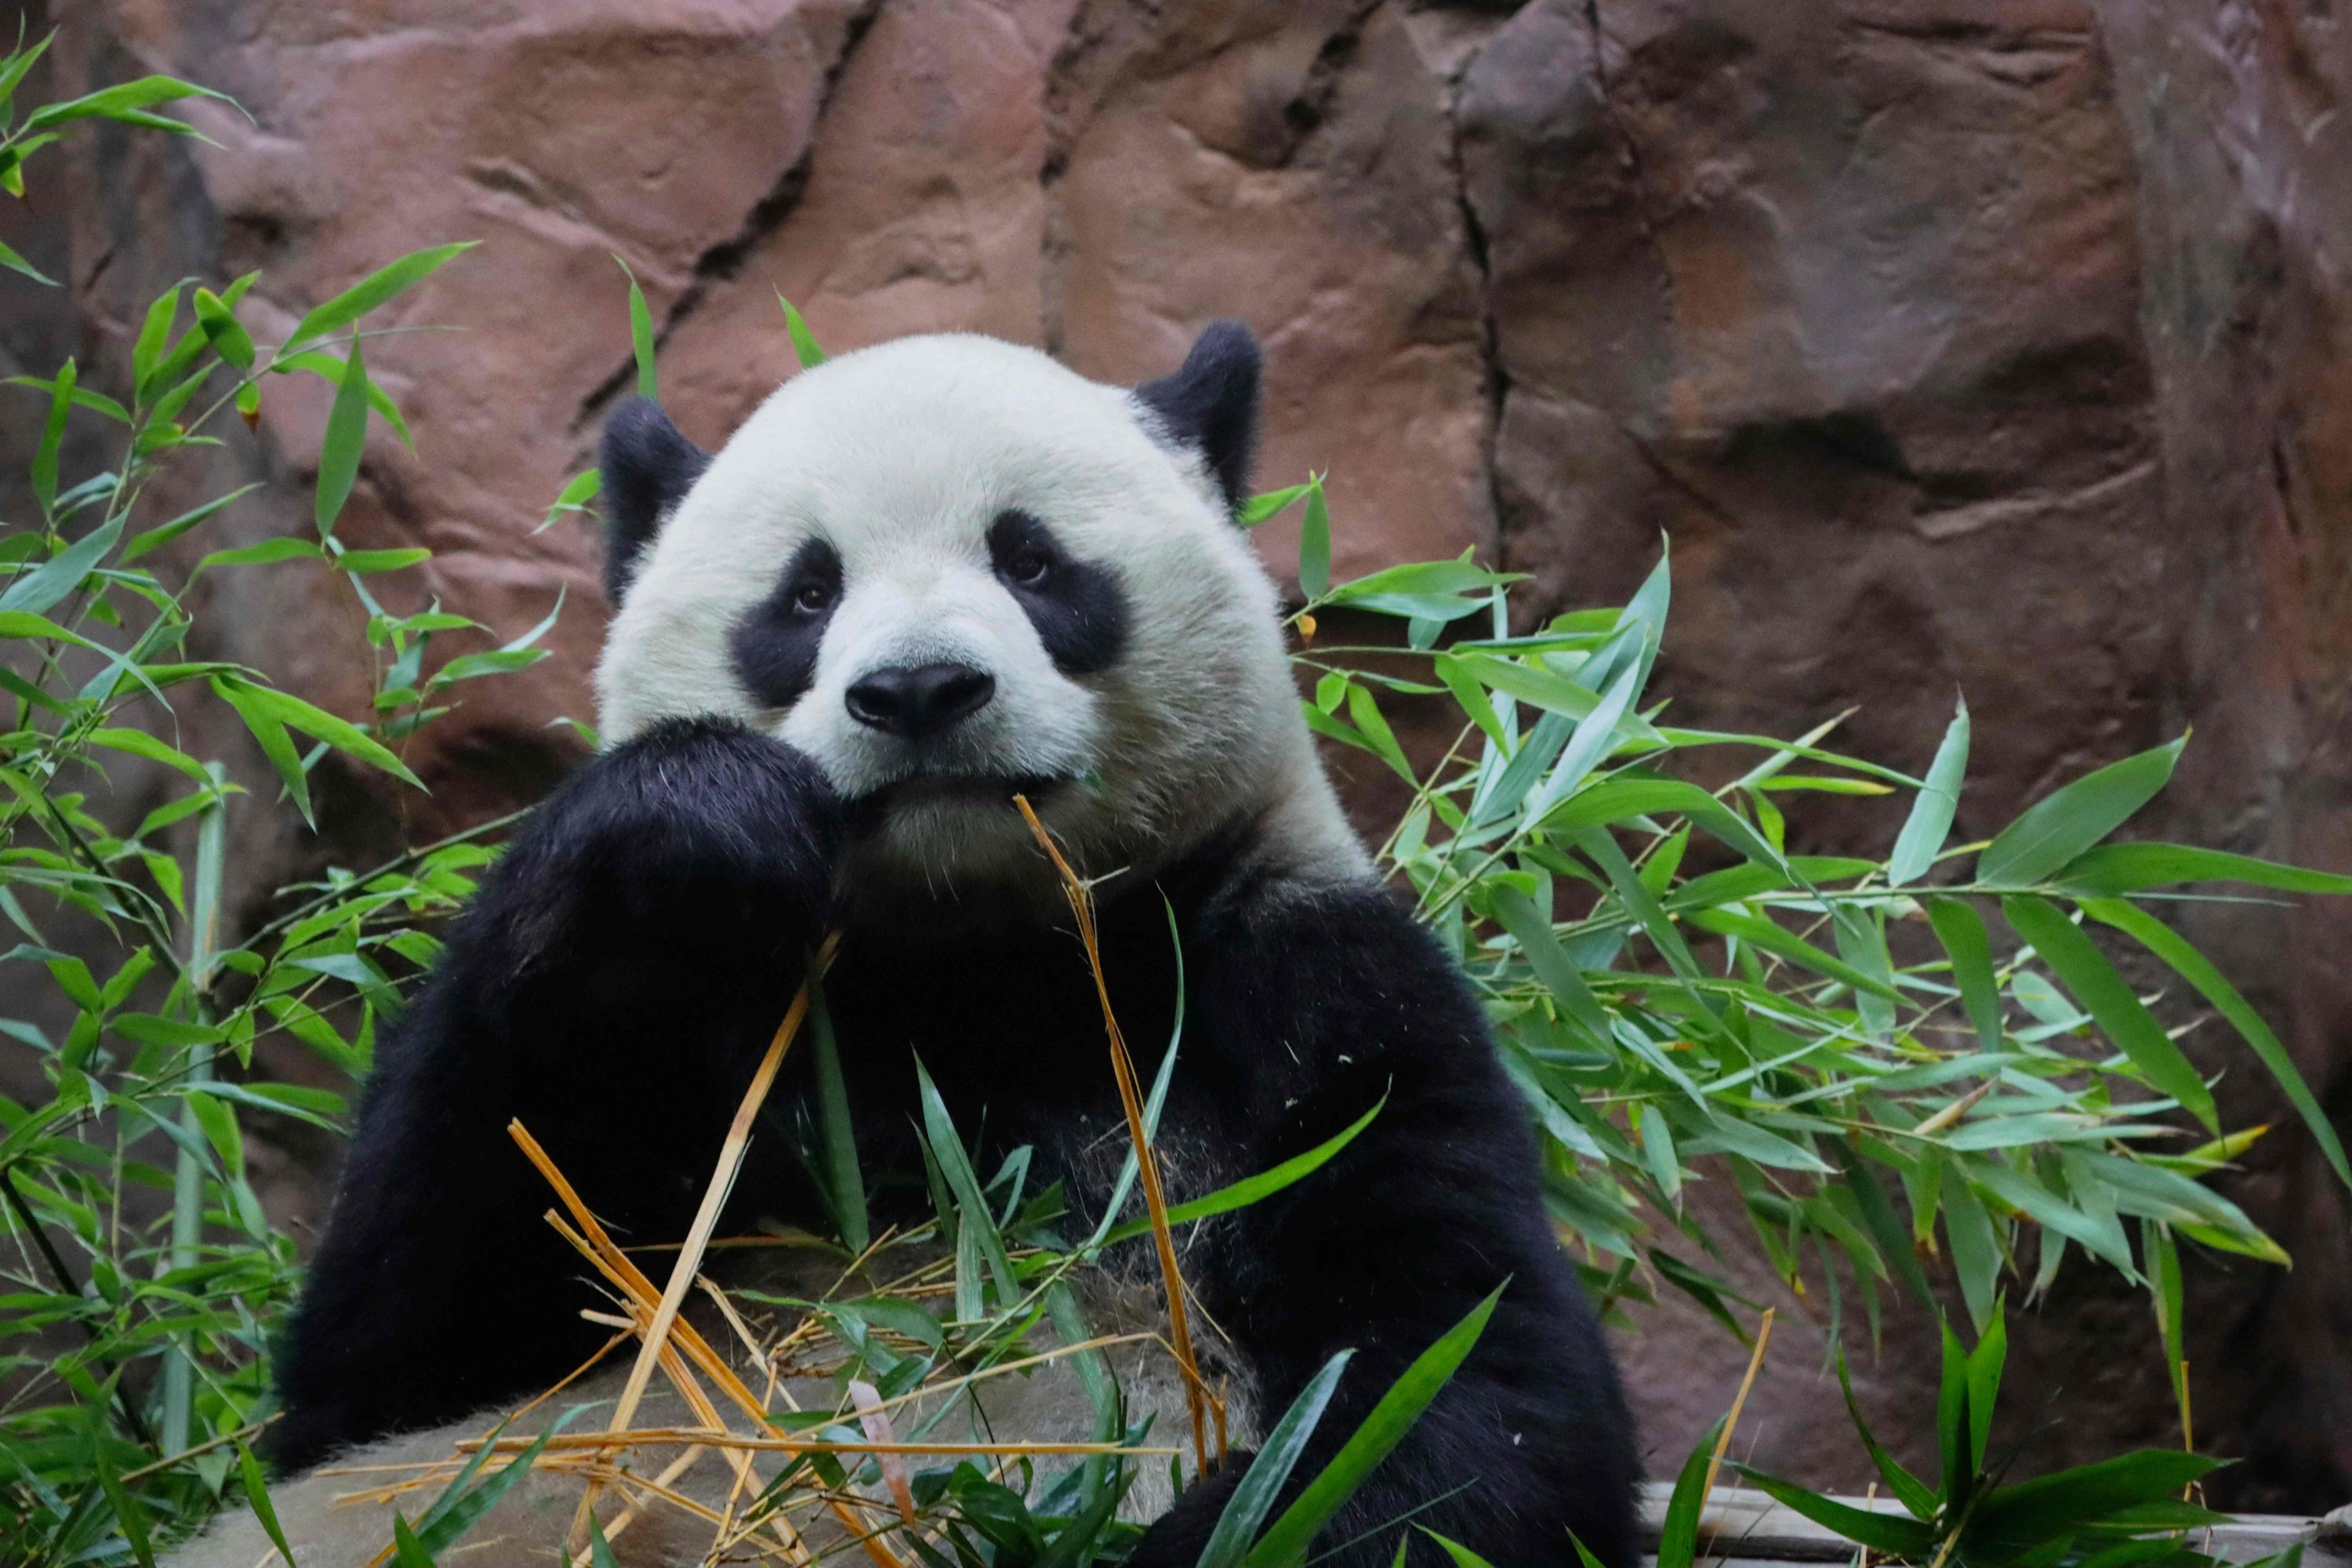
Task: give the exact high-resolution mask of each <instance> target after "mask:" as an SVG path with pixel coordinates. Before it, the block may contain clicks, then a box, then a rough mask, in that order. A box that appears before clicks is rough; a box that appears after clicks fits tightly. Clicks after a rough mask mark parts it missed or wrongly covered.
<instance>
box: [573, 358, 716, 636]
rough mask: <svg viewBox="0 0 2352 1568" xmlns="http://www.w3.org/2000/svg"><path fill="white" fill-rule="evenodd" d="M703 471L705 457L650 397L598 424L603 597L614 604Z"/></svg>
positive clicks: (628, 403) (632, 401)
mask: <svg viewBox="0 0 2352 1568" xmlns="http://www.w3.org/2000/svg"><path fill="white" fill-rule="evenodd" d="M709 466H710V454H709V453H708V452H706V451H704V450H703V449H702V448H701V447H698V446H696V445H695V444H694V443H693V442H691V441H689V440H688V439H687V438H686V437H684V436H681V435H679V434H678V430H677V426H675V425H673V424H671V423H670V422H669V416H668V415H667V414H665V413H663V412H662V409H661V405H660V404H658V403H656V402H654V401H652V400H651V399H650V398H644V397H630V398H625V399H623V400H622V403H621V405H620V406H619V407H617V408H615V409H614V410H613V416H612V417H611V418H610V419H607V420H605V421H604V441H603V443H602V444H601V445H600V446H599V447H597V449H596V467H597V468H598V469H599V470H601V471H602V473H603V475H604V484H603V488H602V489H601V490H600V491H599V494H600V495H601V497H602V498H603V500H604V517H605V533H604V596H605V597H606V598H608V599H610V600H611V601H612V602H613V603H614V605H619V604H620V602H621V596H622V595H624V594H625V593H627V592H628V590H629V580H630V579H631V578H632V577H634V576H635V575H636V571H637V563H638V562H639V561H640V560H641V559H642V558H643V557H644V555H645V552H646V546H647V545H649V544H651V543H652V542H653V539H654V535H655V534H656V533H659V532H660V531H661V527H662V524H663V523H664V522H667V521H668V520H669V514H670V513H671V512H673V511H675V510H677V503H678V502H680V501H682V500H685V499H686V492H687V491H688V490H689V489H693V488H694V481H695V480H697V479H700V478H701V477H702V470H703V469H705V468H709Z"/></svg>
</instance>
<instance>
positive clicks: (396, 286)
mask: <svg viewBox="0 0 2352 1568" xmlns="http://www.w3.org/2000/svg"><path fill="white" fill-rule="evenodd" d="M479 243H480V242H479V241H478V240H471V239H468V240H463V241H460V242H459V243H457V244H456V245H436V246H434V247H432V248H430V249H427V250H415V251H411V252H409V253H408V254H407V255H406V256H404V257H402V258H400V259H399V260H397V261H395V262H394V263H393V264H392V265H391V266H389V267H386V268H382V269H381V270H379V271H376V272H373V273H370V274H369V275H368V276H367V277H365V278H363V279H361V280H360V281H359V282H357V283H354V284H352V286H351V287H350V288H348V289H344V290H343V291H342V292H341V293H340V294H338V295H336V296H335V297H334V298H333V299H331V300H328V301H327V302H326V303H325V304H323V305H320V306H317V307H315V308H314V309H313V310H311V311H310V314H308V315H306V316H304V317H303V318H302V319H301V320H300V321H298V322H296V323H295V325H294V330H293V331H292V332H290V333H289V334H288V335H287V338H286V342H284V343H283V344H281V345H280V346H279V348H278V357H279V358H281V359H282V358H283V357H284V356H285V355H286V354H287V353H289V352H291V351H292V350H294V349H297V348H299V347H300V346H301V345H303V344H304V343H307V342H310V341H311V340H312V339H314V338H322V337H325V336H327V335H328V334H329V333H331V332H337V331H341V330H342V329H343V328H345V327H348V326H350V325H351V324H352V322H353V321H358V320H359V319H360V318H361V317H362V316H364V315H366V314H367V313H368V312H369V311H371V310H374V309H375V308H376V307H377V306H379V305H382V304H383V303H384V302H385V301H387V300H391V299H393V298H394V296H395V295H398V294H400V293H401V292H403V291H404V290H405V289H410V288H413V287H415V285H416V284H418V283H420V282H422V281H424V280H425V279H426V278H429V277H431V276H432V275H433V274H434V273H435V272H436V271H438V270H440V268H442V267H443V266H444V265H445V264H446V263H447V262H448V261H449V260H450V258H453V257H456V256H458V255H460V254H462V253H463V252H465V251H468V250H471V249H473V248H474V247H475V246H476V245H478V244H479ZM358 348H359V345H358V343H357V342H353V343H352V351H353V353H357V352H358Z"/></svg>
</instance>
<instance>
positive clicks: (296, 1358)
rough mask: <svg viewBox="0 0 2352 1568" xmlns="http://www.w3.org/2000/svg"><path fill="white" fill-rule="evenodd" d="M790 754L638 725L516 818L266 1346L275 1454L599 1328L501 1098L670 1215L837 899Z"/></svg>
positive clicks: (305, 1452) (432, 1404)
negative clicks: (271, 1360) (271, 1356)
mask: <svg viewBox="0 0 2352 1568" xmlns="http://www.w3.org/2000/svg"><path fill="white" fill-rule="evenodd" d="M838 815H839V811H838V805H837V803H836V802H835V799H834V797H833V795H832V793H831V791H830V789H829V788H828V787H827V786H826V784H825V782H824V776H823V774H822V773H819V772H818V771H817V769H816V767H815V766H814V764H813V763H810V762H809V761H808V760H807V759H806V758H805V757H803V756H802V755H801V754H800V753H798V752H794V751H792V750H790V749H789V748H787V747H785V746H783V745H782V744H780V743H778V742H774V741H772V740H768V739H765V738H763V737H760V736H755V735H752V734H751V733H749V732H747V731H743V730H741V729H740V728H737V727H734V726H731V725H724V724H719V723H711V722H698V723H673V724H667V725H663V726H659V727H657V728H656V729H654V730H652V731H648V732H647V733H646V735H644V736H643V737H641V738H639V739H636V740H634V741H632V742H629V743H627V744H625V745H623V746H620V747H617V748H615V749H614V750H613V751H611V752H606V753H604V755H602V756H599V757H598V758H596V759H595V760H594V761H593V762H591V763H589V764H587V765H586V766H585V767H583V769H581V770H580V771H579V772H578V773H575V774H574V775H573V776H572V778H571V779H570V780H568V781H567V782H566V783H565V784H563V786H562V788H561V789H559V790H558V791H557V792H556V793H555V794H554V795H552V796H551V797H550V798H549V799H548V801H547V802H546V803H545V804H544V805H542V806H541V808H540V809H539V810H538V811H537V812H536V813H534V814H533V816H531V818H530V821H529V822H528V823H527V824H526V825H525V826H524V827H523V829H522V830H521V831H520V833H519V834H518V835H517V836H516V838H515V840H514V842H513V843H512V844H511V845H510V846H509V848H508V850H507V852H506V854H505V856H504V858H502V859H501V860H500V861H499V865H498V866H497V868H495V869H494V870H493V871H492V872H491V873H490V875H489V876H488V878H487V879H485V881H484V883H483V885H482V887H481V889H479V891H478V894H477V895H476V897H475V899H474V901H473V903H472V905H471V906H470V907H469V909H468V910H467V911H466V913H465V914H464V915H463V916H462V917H461V918H460V919H459V920H458V921H457V922H456V925H455V927H454V929H453V930H452V931H451V932H450V934H449V939H448V943H447V946H446V949H445V951H444V952H442V954H441V956H440V959H439V962H438V963H436V966H435V968H434V971H433V973H432V975H431V977H430V978H429V980H428V981H427V982H426V983H425V986H424V988H423V990H422V992H421V993H420V994H418V995H417V996H416V997H415V1000H414V1001H413V1002H412V1004H411V1005H410V1007H409V1009H408V1011H407V1013H406V1015H405V1016H404V1018H403V1019H402V1020H401V1022H400V1023H399V1025H398V1026H396V1027H395V1028H394V1029H393V1030H392V1031H391V1032H390V1034H389V1036H388V1037H386V1038H385V1039H384V1041H383V1044H382V1046H381V1047H380V1048H379V1049H378V1052H377V1058H376V1063H375V1068H374V1071H373V1075H372V1076H371V1077H370V1079H369V1080H368V1084H367V1087H366V1089H365V1092H364V1094H363V1096H362V1101H361V1107H360V1114H359V1127H358V1131H357V1133H356V1135H355V1137H354V1139H353V1141H352V1148H351V1152H350V1156H349V1159H348V1161H347V1163H346V1164H345V1167H344V1171H343V1176H342V1180H341V1187H340V1191H339V1194H338V1196H337V1198H336V1202H335V1207H334V1211H333V1215H332V1217H331V1221H330V1223H329V1226H328V1229H327V1234H326V1236H325V1237H324V1239H323V1241H322V1242H321V1244H320V1247H319V1251H318V1254H317V1257H316V1258H315V1259H314V1260H313V1261H312V1263H311V1266H310V1276H309V1279H308V1282H307V1284H306V1286H305V1288H304V1289H303V1293H302V1298H301V1301H300V1303H299V1306H298V1308H297V1310H296V1311H295V1312H294V1314H293V1317H292V1319H291V1321H290V1322H289V1327H288V1329H287V1331H286V1333H285V1335H284V1337H283V1339H282V1341H281V1342H280V1345H279V1349H278V1363H277V1375H278V1393H279V1395H280V1398H281V1401H282V1403H283V1405H284V1407H285V1414H284V1415H283V1417H282V1418H281V1419H280V1420H279V1421H278V1424H277V1425H276V1426H274V1427H273V1428H272V1429H271V1433H270V1440H269V1447H270V1449H271V1452H272V1457H273V1458H275V1459H276V1460H277V1462H278V1464H279V1466H280V1467H281V1468H285V1469H289V1470H293V1469H300V1468H306V1467H308V1466H310V1465H311V1464H313V1463H315V1462H317V1461H318V1460H319V1459H320V1458H323V1457H325V1456H326V1455H327V1454H329V1453H330V1452H331V1451H332V1450H333V1449H335V1448H337V1447H341V1446H344V1445H347V1444H351V1443H354V1442H359V1441H362V1440H365V1439H367V1438H370V1437H373V1436H378V1435H381V1434H383V1433H385V1432H389V1431H395V1430H400V1429H403V1428H408V1427H415V1426H425V1425H429V1424H431V1423H434V1422H436V1421H439V1420H446V1419H450V1418H454V1417H455V1416H457V1415H461V1414H463V1413H464V1412H466V1411H467V1410H468V1409H472V1408H475V1407H478V1406H479V1405H482V1404H483V1403H485V1402H488V1401H491V1400H497V1399H502V1398H505V1397H508V1396H509V1395H511V1394H516V1393H518V1392H520V1391H524V1390H532V1391H535V1390H537V1389H538V1388H540V1387H543V1386H545V1384H548V1383H550V1382H551V1381H553V1379H554V1378H556V1377H559V1376H561V1375H562V1373H564V1372H566V1371H568V1370H569V1369H570V1368H571V1367H572V1365H573V1364H576V1363H577V1362H578V1361H579V1360H580V1359H581V1358H582V1357H583V1355H584V1354H586V1353H587V1352H588V1351H589V1350H592V1349H593V1348H594V1346H595V1345H596V1344H597V1343H599V1342H601V1340H602V1338H603V1333H604V1331H602V1330H599V1329H596V1328H594V1327H593V1325H589V1324H585V1323H583V1322H582V1321H580V1319H579V1317H578V1309H579V1308H580V1307H582V1306H585V1305H591V1304H593V1300H594V1298H593V1297H592V1296H591V1295H590V1294H589V1293H588V1291H587V1290H586V1289H583V1288H582V1287H581V1286H579V1285H577V1284H575V1283H574V1282H573V1281H574V1280H575V1279H577V1277H579V1276H581V1275H583V1273H585V1272H586V1270H585V1268H584V1266H583V1263H582V1261H581V1260H580V1258H578V1256H577V1255H576V1254H575V1253H573V1252H572V1249H571V1248H570V1247H568V1246H567V1245H566V1244H565V1243H564V1242H563V1241H562V1238H561V1237H558V1236H556V1235H555V1234H554V1232H553V1231H552V1230H551V1227H550V1226H548V1225H547V1224H546V1223H545V1222H544V1220H543V1218H542V1215H543V1213H544V1211H545V1210H546V1209H547V1208H548V1207H549V1206H550V1203H551V1195H552V1194H551V1193H550V1191H549V1189H548V1187H547V1184H546V1183H545V1182H543V1181H542V1180H541V1178H540V1176H539V1175H538V1174H537V1173H535V1172H534V1171H533V1170H532V1169H531V1167H530V1164H529V1163H526V1162H525V1160H524V1159H523V1157H522V1155H521V1153H520V1151H519V1150H518V1149H517V1148H516V1146H515V1144H514V1143H513V1142H512V1141H511V1140H510V1139H509V1135H508V1132H507V1125H508V1123H509V1121H511V1120H516V1119H520V1121H522V1122H523V1123H524V1124H525V1126H526V1127H527V1128H529V1130H530V1132H531V1133H532V1134H533V1136H535V1137H536V1138H537V1139H538V1141H539V1142H541V1144H542V1145H543V1146H544V1147H545V1148H546V1149H547V1151H548V1152H549V1153H550V1155H551V1157H552V1158H553V1159H554V1161H555V1162H556V1163H557V1164H558V1165H559V1166H560V1167H561V1168H562V1170H563V1171H564V1173H566V1175H567V1176H568V1177H569V1178H570V1179H571V1180H572V1183H573V1184H575V1185H576V1186H577V1188H578V1189H579V1190H580V1192H581V1194H583V1197H584V1198H585V1199H586V1201H587V1203H588V1205H589V1206H590V1207H591V1208H592V1209H593V1210H595V1211H596V1212H597V1213H598V1214H599V1215H600V1216H602V1217H603V1218H604V1221H605V1222H606V1223H607V1224H608V1225H609V1226H612V1228H613V1229H614V1231H615V1232H616V1234H617V1235H618V1236H619V1237H620V1239H621V1240H622V1241H623V1242H624V1243H625V1244H629V1243H643V1242H649V1241H662V1240H670V1239H674V1238H675V1237H677V1235H678V1234H680V1233H681V1232H682V1231H683V1229H684V1226H685V1223H686V1221H687V1219H688V1217H689V1216H690V1215H691V1213H692V1210H693V1207H694V1205H695V1203H696V1201H697V1200H698V1197H699V1194H700V1191H701V1187H702V1184H703V1182H704V1180H705V1179H707V1174H708V1173H709V1170H710V1168H711V1162H712V1160H713V1159H714V1158H715V1156H716V1153H717V1151H718V1148H719V1142H720V1140H721V1137H722V1136H723V1133H724V1130H725V1127H726V1125H727V1121H728V1119H729V1116H730V1114H731V1112H732V1111H733V1110H734V1107H735V1105H736V1102H737V1100H738V1099H739V1098H740V1095H741V1092H742V1089H743V1086H744V1083H745V1081H746V1080H747V1079H748V1077H749V1075H750V1071H751V1065H752V1063H753V1062H754V1061H755V1060H756V1058H757V1056H758V1053H759V1051H760V1049H761V1047H763V1046H764V1045H765V1043H766V1041H767V1039H768V1037H769V1034H770V1032H771V1031H772V1029H773V1028H774V1026H775V1025H776V1022H777V1020H778V1018H779V1017H780V1016H781V1015H782V1009H783V1006H784V1005H785V1004H786V1002H787V1001H788V1000H789V998H790V996H791V994H792V992H793V988H794V987H795V986H796V985H797V984H799V982H800V979H801V974H802V971H803V962H804V958H805V955H806V953H807V952H808V951H809V949H810V948H811V946H812V945H813V944H814V942H815V941H816V939H817V937H818V935H819V931H820V926H821V924H822V922H823V921H824V918H825V913H826V910H827V909H828V907H829V905H830V903H831V900H832V898H833V880H834V868H835V856H836V850H837V841H838V837H839V831H840V830H839V826H838Z"/></svg>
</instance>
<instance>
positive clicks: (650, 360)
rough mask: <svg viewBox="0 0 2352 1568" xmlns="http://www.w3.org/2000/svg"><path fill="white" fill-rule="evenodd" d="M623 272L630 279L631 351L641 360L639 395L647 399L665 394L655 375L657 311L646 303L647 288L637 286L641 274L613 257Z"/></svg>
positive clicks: (657, 397) (639, 366)
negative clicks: (655, 325)
mask: <svg viewBox="0 0 2352 1568" xmlns="http://www.w3.org/2000/svg"><path fill="white" fill-rule="evenodd" d="M613 260H614V263H615V264H616V265H617V266H618V267H619V268H621V275H622V276H623V277H625V278H626V279H628V280H629V352H630V353H634V354H635V356H636V360H637V395H638V396H639V397H642V398H644V399H646V401H647V402H649V403H650V402H657V401H659V399H660V397H661V389H660V384H659V383H658V381H657V380H656V377H655V375H654V313H653V310H652V309H651V308H650V307H648V306H647V305H646V291H645V290H644V289H640V288H639V287H637V275H636V274H635V273H634V272H632V271H630V270H629V264H628V263H627V262H625V261H623V260H622V259H621V258H619V257H617V256H615V257H614V258H613Z"/></svg>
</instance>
